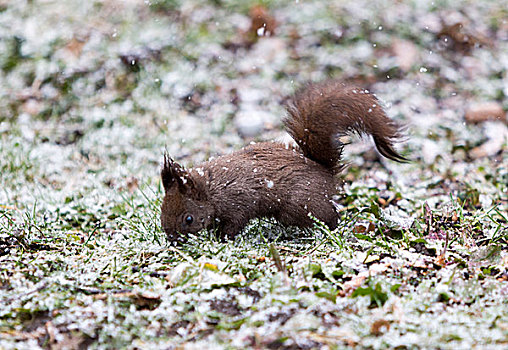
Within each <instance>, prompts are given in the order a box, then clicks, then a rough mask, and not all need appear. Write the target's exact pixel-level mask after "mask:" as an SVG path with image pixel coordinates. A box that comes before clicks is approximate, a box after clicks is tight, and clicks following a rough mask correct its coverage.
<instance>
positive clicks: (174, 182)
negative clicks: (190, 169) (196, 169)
mask: <svg viewBox="0 0 508 350" xmlns="http://www.w3.org/2000/svg"><path fill="white" fill-rule="evenodd" d="M161 179H162V185H163V186H164V190H165V191H166V192H168V191H169V190H171V189H172V188H173V187H174V186H178V190H179V191H180V192H181V193H185V192H187V190H188V189H189V185H190V182H191V179H190V177H189V174H188V173H187V171H186V170H185V169H184V168H183V167H182V166H181V165H180V164H178V163H177V162H175V161H174V160H173V158H171V157H170V156H169V155H168V154H167V153H164V163H163V165H162V170H161Z"/></svg>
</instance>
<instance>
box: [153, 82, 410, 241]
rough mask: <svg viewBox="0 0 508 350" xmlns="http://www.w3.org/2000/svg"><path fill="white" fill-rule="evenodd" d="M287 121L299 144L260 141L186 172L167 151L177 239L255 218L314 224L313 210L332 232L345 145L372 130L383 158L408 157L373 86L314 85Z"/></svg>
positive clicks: (167, 206)
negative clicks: (397, 146)
mask: <svg viewBox="0 0 508 350" xmlns="http://www.w3.org/2000/svg"><path fill="white" fill-rule="evenodd" d="M286 110H287V116H286V117H285V119H283V124H284V126H285V128H286V130H287V132H288V133H289V134H290V136H291V137H292V138H293V139H294V141H295V142H296V144H297V145H298V146H296V145H295V146H288V145H285V144H283V143H280V142H274V141H272V142H270V141H269V142H261V143H254V144H251V145H249V146H246V147H244V148H242V149H240V150H239V151H236V152H233V153H231V154H227V155H223V156H220V157H218V158H216V159H213V160H209V161H207V162H205V163H203V164H201V165H198V166H196V167H194V168H192V169H188V170H187V169H185V168H184V167H182V166H181V165H180V164H178V163H177V162H175V161H174V160H173V159H172V158H170V157H169V156H168V154H167V152H166V153H165V154H164V162H163V165H162V170H161V179H162V184H163V187H164V191H165V196H164V199H163V203H162V208H161V224H162V227H163V229H164V231H165V233H166V235H167V237H168V239H169V240H170V241H183V240H184V239H185V237H186V235H187V234H190V233H197V232H199V231H200V230H202V229H210V228H212V227H215V228H216V229H218V231H219V233H220V235H221V237H222V239H225V238H229V239H232V238H234V237H235V236H236V235H238V234H239V233H240V232H241V230H242V229H243V228H244V227H245V226H246V225H247V223H248V222H249V220H251V219H254V218H262V217H272V218H275V219H276V220H277V221H279V222H280V223H282V224H283V225H286V226H297V227H302V228H306V227H311V226H312V225H313V223H314V221H313V220H312V218H311V217H310V215H309V214H312V215H313V216H314V217H315V218H317V219H319V220H320V221H322V222H324V223H325V224H326V225H327V226H328V227H329V228H330V229H332V230H333V229H335V228H336V227H337V226H338V219H339V215H338V213H337V211H336V207H335V205H334V203H333V201H332V197H333V196H334V195H336V194H337V188H338V180H337V179H336V175H337V174H338V173H340V172H341V171H342V170H343V168H344V166H343V165H341V164H340V161H341V157H342V151H343V148H344V146H345V143H343V142H342V141H341V137H343V136H346V135H350V134H358V135H363V134H368V135H371V136H372V137H373V139H374V142H375V145H376V148H377V150H378V151H379V153H380V154H381V155H383V156H384V157H386V158H388V159H391V160H394V161H397V162H406V161H407V159H406V158H405V157H403V156H402V155H400V154H399V153H398V152H397V151H396V150H395V149H394V146H393V145H394V143H395V142H396V141H398V140H399V139H400V138H401V137H402V132H401V127H400V125H399V124H397V123H396V122H394V121H392V120H391V119H389V118H388V117H387V115H386V113H385V111H384V110H383V108H382V107H381V105H380V103H379V101H378V99H377V98H376V97H375V96H374V95H373V94H372V93H370V92H369V91H368V90H365V89H360V88H356V87H354V86H350V85H347V84H345V83H343V82H340V81H336V80H329V81H325V82H321V83H309V84H307V85H306V86H304V87H303V88H302V89H300V90H298V91H297V92H296V93H295V94H294V95H293V96H292V97H290V98H289V100H288V102H287V104H286Z"/></svg>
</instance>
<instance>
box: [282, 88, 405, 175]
mask: <svg viewBox="0 0 508 350" xmlns="http://www.w3.org/2000/svg"><path fill="white" fill-rule="evenodd" d="M286 109H287V111H288V116H287V117H286V118H285V119H284V125H285V126H286V129H287V131H288V132H289V134H290V135H291V137H292V138H293V139H294V140H295V141H296V143H297V144H298V145H299V146H300V148H301V149H302V152H303V154H304V155H305V156H306V157H308V158H310V159H312V160H314V161H316V162H318V163H320V164H322V165H324V166H325V167H327V168H332V169H339V168H340V166H339V162H340V160H341V157H342V150H343V147H344V143H342V142H341V141H340V137H342V136H345V135H349V134H358V135H363V134H369V135H372V137H373V139H374V142H375V144H376V148H377V149H378V151H379V153H381V154H382V155H383V156H385V157H386V158H388V159H391V160H394V161H398V162H404V161H406V159H405V158H404V157H403V156H401V155H400V154H399V153H398V152H397V151H396V150H395V149H394V147H393V143H394V142H395V141H397V139H399V138H400V137H401V132H400V126H399V125H398V124H397V123H396V122H394V121H392V120H391V119H389V118H388V117H387V116H386V113H385V111H384V110H383V108H382V107H381V105H380V103H379V101H378V99H377V98H376V97H375V96H374V95H373V94H371V93H370V92H369V91H368V90H365V89H360V88H355V87H353V86H350V85H347V84H345V83H343V82H340V81H335V80H330V81H325V82H321V83H310V84H308V85H307V86H305V87H303V88H302V89H300V90H299V91H297V92H296V93H295V94H294V96H293V97H292V98H290V99H289V101H288V103H287V105H286Z"/></svg>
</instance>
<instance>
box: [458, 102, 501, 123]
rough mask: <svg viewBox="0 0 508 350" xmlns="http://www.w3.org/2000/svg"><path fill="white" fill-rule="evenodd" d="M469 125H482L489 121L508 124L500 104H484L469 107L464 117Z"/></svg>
mask: <svg viewBox="0 0 508 350" xmlns="http://www.w3.org/2000/svg"><path fill="white" fill-rule="evenodd" d="M464 118H465V119H466V122H468V123H481V122H485V121H487V120H502V121H505V122H506V113H505V111H504V110H503V106H502V105H501V104H500V103H498V102H482V103H476V104H472V105H471V106H469V108H468V109H467V110H466V114H465V116H464Z"/></svg>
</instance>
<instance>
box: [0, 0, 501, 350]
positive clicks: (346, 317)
mask: <svg viewBox="0 0 508 350" xmlns="http://www.w3.org/2000/svg"><path fill="white" fill-rule="evenodd" d="M261 3H262V4H261ZM261 3H260V4H258V3H257V2H256V3H253V2H208V1H198V0H192V1H185V2H184V1H151V2H132V1H131V2H124V1H108V2H100V3H92V2H76V1H68V2H42V3H39V2H38V3H34V2H10V3H8V4H0V29H1V30H0V33H1V34H0V80H1V81H2V84H0V111H1V112H0V174H1V176H0V305H1V306H0V348H26V349H34V348H38V347H39V348H47V347H57V348H58V347H59V348H76V347H79V346H81V347H87V346H91V347H96V348H104V347H109V348H122V347H139V348H164V347H172V346H175V345H177V346H180V345H181V346H188V347H198V346H202V347H206V348H211V347H216V348H224V347H238V348H242V347H243V348H245V347H257V348H307V349H308V348H322V347H326V346H328V347H331V348H333V347H334V346H338V347H348V346H349V347H355V346H356V347H358V348H437V347H439V348H448V349H457V348H473V347H478V348H480V347H481V348H484V347H486V348H492V349H496V348H499V349H504V348H506V346H508V343H507V339H508V333H507V325H508V316H507V315H508V304H507V302H506V300H508V298H507V296H508V289H507V283H508V272H507V268H508V252H507V246H508V242H507V229H506V226H507V222H508V215H507V202H506V193H507V192H508V188H507V185H506V184H507V183H508V172H507V166H506V164H508V158H507V152H506V150H507V149H506V148H507V138H508V137H507V127H506V111H507V109H508V105H507V104H506V103H507V102H506V101H507V99H506V96H507V95H508V87H507V85H506V81H508V77H507V72H508V66H507V63H508V56H507V52H508V46H507V45H508V44H507V43H508V41H507V40H506V39H507V38H508V24H507V22H506V14H507V13H506V9H505V8H503V6H502V4H501V3H496V2H489V3H486V2H484V3H478V2H473V1H466V2H459V1H444V2H434V3H432V2H422V1H409V2H403V3H402V2H393V1H380V2H376V4H375V5H373V4H372V2H367V1H355V2H319V1H296V2H287V3H282V2H261ZM329 76H332V77H340V78H343V79H346V80H349V81H352V82H354V83H356V84H358V85H359V86H360V87H361V88H362V89H359V90H358V92H359V93H360V92H361V91H362V92H363V91H365V90H364V89H367V90H368V91H369V92H373V93H375V94H376V96H377V97H378V98H379V99H380V101H382V105H383V107H384V108H386V110H387V112H388V114H390V117H392V118H394V119H395V120H398V121H400V122H401V123H403V124H405V125H407V131H408V135H409V136H408V140H407V142H406V143H405V144H404V145H403V147H402V152H403V154H405V155H407V157H408V158H410V159H411V160H412V162H411V163H410V164H407V165H399V164H393V163H391V162H385V161H381V162H380V161H379V158H378V156H377V154H376V153H374V152H373V151H372V146H371V145H370V144H368V143H358V142H353V143H352V144H350V145H349V146H348V147H347V148H346V149H345V151H346V154H345V156H346V161H347V162H349V166H348V168H347V169H346V170H345V171H344V172H343V174H342V175H341V177H342V180H343V183H344V185H343V189H342V192H340V193H339V194H338V196H337V198H334V201H335V202H336V207H337V210H338V211H339V212H340V214H341V222H340V224H339V226H338V228H337V229H336V230H334V231H329V230H328V229H327V228H326V227H324V226H323V225H322V224H321V223H319V222H316V227H315V228H314V229H312V230H307V231H301V230H297V229H291V228H283V227H280V225H278V224H277V223H276V222H274V221H271V220H258V221H253V222H251V224H250V226H249V227H248V228H247V229H246V230H245V232H244V234H243V235H241V236H240V237H238V238H237V240H236V241H235V242H227V243H224V242H221V241H220V240H218V239H217V238H216V237H215V235H214V234H213V233H212V232H210V233H205V232H203V233H201V234H200V235H198V236H195V237H190V238H189V239H188V240H187V241H186V242H184V243H183V244H181V245H177V246H173V245H170V244H169V243H168V242H166V240H165V237H164V234H163V233H162V231H161V229H160V227H159V217H158V216H159V213H160V212H159V210H160V209H159V208H160V201H161V197H162V189H161V185H160V182H159V179H158V174H159V170H160V169H159V168H160V162H161V160H162V154H163V151H164V150H165V149H166V150H167V151H168V152H169V153H170V154H171V155H172V156H174V157H175V159H178V160H179V161H181V162H182V164H185V165H186V166H192V165H193V164H197V163H199V162H200V161H203V160H206V159H208V158H209V157H210V156H216V155H218V154H223V153H226V152H230V151H231V150H233V149H237V148H239V147H241V146H242V145H245V144H248V143H250V142H254V141H257V140H273V139H277V138H281V137H283V135H282V133H281V125H280V120H281V119H282V116H283V107H282V103H283V101H284V96H286V95H287V94H289V93H291V92H292V91H294V89H295V88H296V87H297V86H300V85H301V84H302V83H303V82H305V81H307V80H321V79H325V78H326V77H329ZM376 107H377V106H372V108H376ZM249 118H250V119H249ZM198 171H199V170H198ZM276 185H277V184H276V183H274V182H273V180H271V179H266V186H267V187H268V188H271V187H273V186H276Z"/></svg>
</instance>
